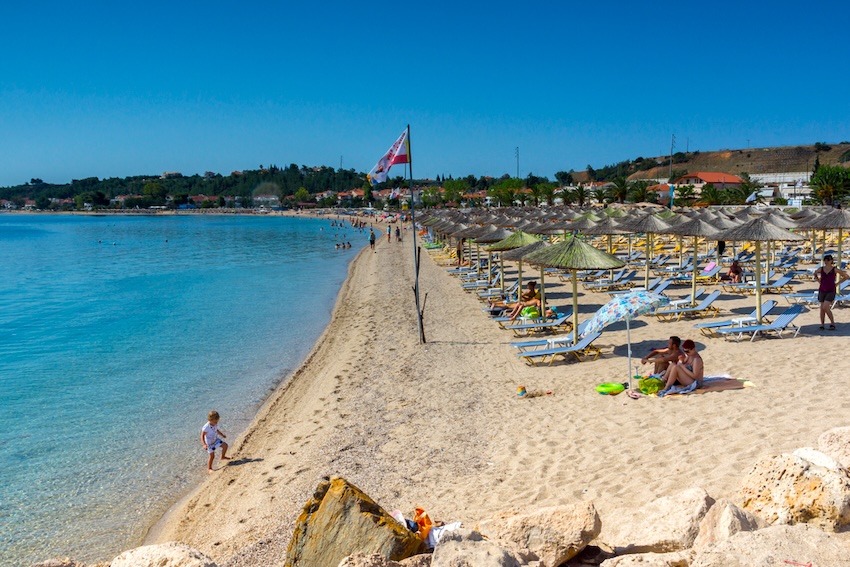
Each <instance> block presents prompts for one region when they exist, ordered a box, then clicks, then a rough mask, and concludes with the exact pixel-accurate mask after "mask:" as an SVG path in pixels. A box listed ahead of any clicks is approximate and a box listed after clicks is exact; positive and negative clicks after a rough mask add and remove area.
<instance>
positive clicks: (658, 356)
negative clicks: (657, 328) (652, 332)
mask: <svg viewBox="0 0 850 567" xmlns="http://www.w3.org/2000/svg"><path fill="white" fill-rule="evenodd" d="M680 344H682V340H681V339H680V338H679V337H676V336H673V337H670V339H669V340H668V341H667V347H666V348H657V349H653V350H652V351H651V352H650V353H649V354H648V355H646V356H644V357H643V358H641V359H640V363H641V364H646V363H647V362H652V363H654V364H655V370H654V371H653V374H661V373H662V372H664V371H666V370H667V367H668V366H669V365H670V363H671V362H675V361H677V360H678V359H679V356H681V354H682V351H681V350H679V345H680Z"/></svg>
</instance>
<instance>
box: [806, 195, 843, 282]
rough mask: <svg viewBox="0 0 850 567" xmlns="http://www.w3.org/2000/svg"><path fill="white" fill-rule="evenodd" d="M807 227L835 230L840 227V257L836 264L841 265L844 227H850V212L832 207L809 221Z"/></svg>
mask: <svg viewBox="0 0 850 567" xmlns="http://www.w3.org/2000/svg"><path fill="white" fill-rule="evenodd" d="M805 227H806V228H811V229H816V230H835V229H838V259H837V260H836V263H835V265H836V266H838V267H839V268H840V267H841V241H842V240H844V229H846V228H850V212H849V211H846V210H844V209H832V210H831V211H829V212H828V213H824V214H822V215H820V216H818V217H815V218H814V219H812V220H810V221H809V222H806V223H805Z"/></svg>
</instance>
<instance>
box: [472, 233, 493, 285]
mask: <svg viewBox="0 0 850 567" xmlns="http://www.w3.org/2000/svg"><path fill="white" fill-rule="evenodd" d="M475 260H476V261H477V270H478V271H477V273H476V275H477V276H478V279H481V249H480V248H479V247H478V243H477V242H476V243H475ZM487 269H488V270H489V269H490V266H489V265H488V266H487Z"/></svg>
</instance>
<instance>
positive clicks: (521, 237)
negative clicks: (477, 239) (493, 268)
mask: <svg viewBox="0 0 850 567" xmlns="http://www.w3.org/2000/svg"><path fill="white" fill-rule="evenodd" d="M536 242H540V239H539V238H537V237H536V236H532V235H530V234H528V233H526V232H523V231H521V230H518V231H516V232H515V233H513V234H511V235H510V236H508V237H507V238H505V239H503V240H500V241H499V242H496V243H495V244H493V245H491V246H489V247H488V248H487V250H492V251H493V252H503V254H500V255H499V264H500V266H501V268H502V291H505V275H504V274H505V260H506V259H508V258H507V257H506V256H505V254H504V252H507V251H509V250H515V249H517V248H522V247H523V246H528V245H529V244H534V243H536ZM517 269H518V275H517V282H518V283H517V286H518V288H519V289H520V290H522V261H520V262H519V265H518V268H517Z"/></svg>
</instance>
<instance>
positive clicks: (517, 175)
mask: <svg viewBox="0 0 850 567" xmlns="http://www.w3.org/2000/svg"><path fill="white" fill-rule="evenodd" d="M516 178H517V179H519V146H517V147H516Z"/></svg>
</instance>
